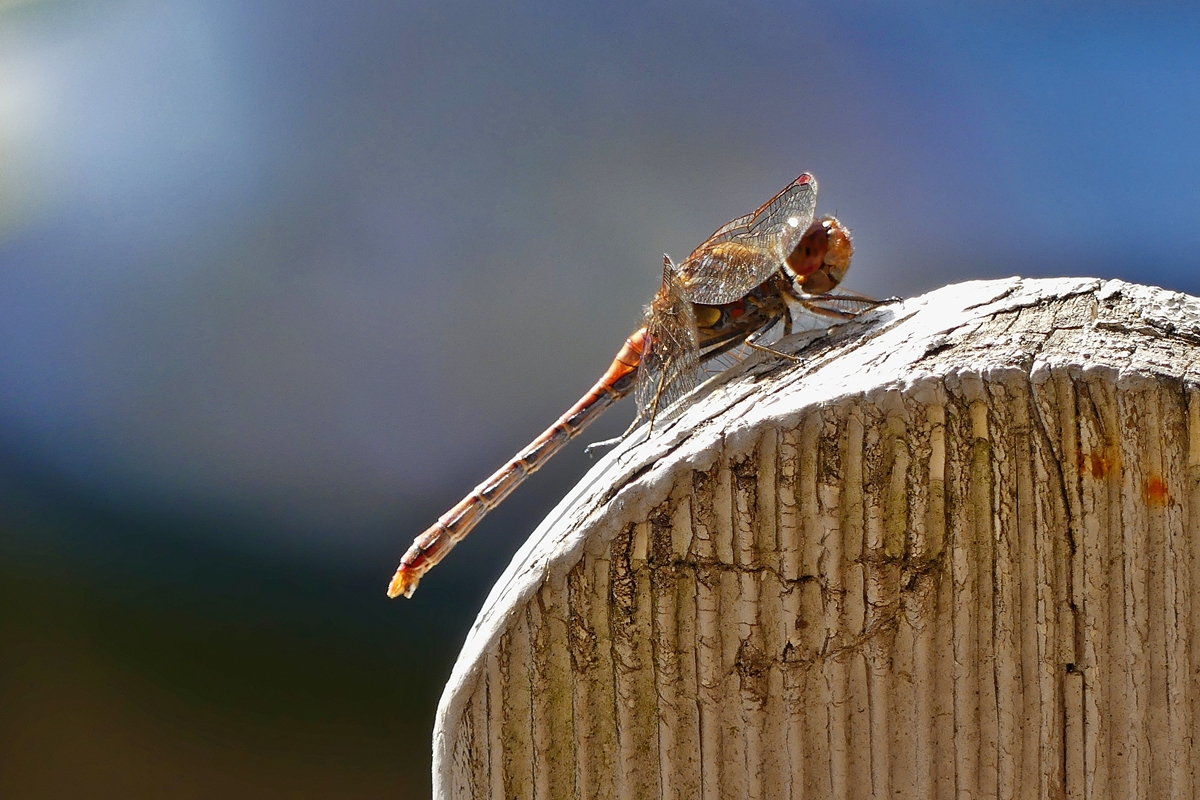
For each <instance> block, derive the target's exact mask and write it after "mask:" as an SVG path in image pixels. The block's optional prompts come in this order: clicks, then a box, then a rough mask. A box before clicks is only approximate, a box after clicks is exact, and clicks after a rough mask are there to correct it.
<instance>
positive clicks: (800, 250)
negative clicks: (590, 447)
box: [387, 173, 881, 597]
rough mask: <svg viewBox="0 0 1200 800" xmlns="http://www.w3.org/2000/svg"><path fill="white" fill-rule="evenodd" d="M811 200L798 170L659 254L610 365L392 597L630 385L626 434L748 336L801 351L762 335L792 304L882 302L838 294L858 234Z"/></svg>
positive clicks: (789, 313) (492, 483)
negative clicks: (676, 253)
mask: <svg viewBox="0 0 1200 800" xmlns="http://www.w3.org/2000/svg"><path fill="white" fill-rule="evenodd" d="M816 208H817V180H816V178H814V177H813V176H812V175H811V174H809V173H804V174H802V175H800V177H798V178H796V180H794V181H792V182H791V183H790V184H788V185H787V186H786V187H785V188H784V189H783V190H782V191H780V192H779V193H778V194H776V195H775V196H774V197H772V198H771V199H770V200H768V201H767V202H766V203H764V204H763V205H762V206H761V207H759V208H758V209H756V210H755V211H753V212H751V213H749V214H746V215H744V216H741V217H738V218H737V219H734V220H731V221H730V222H728V223H726V224H725V225H723V226H721V227H720V228H718V229H717V231H716V232H715V233H713V235H712V236H710V237H708V239H706V240H705V241H704V243H703V244H701V245H700V246H699V247H697V248H696V249H695V250H694V251H693V252H692V254H691V255H690V256H688V257H687V258H686V259H685V260H684V261H683V262H681V263H679V264H675V263H674V262H672V261H671V259H670V257H668V256H664V257H663V280H662V285H661V287H660V288H659V290H658V292H657V293H656V294H655V296H654V300H653V302H651V303H650V305H649V306H647V307H646V311H645V317H644V319H643V322H642V325H641V326H640V327H639V328H638V329H637V330H635V331H634V332H633V333H632V334H630V336H629V337H628V338H627V339H626V340H625V343H624V344H623V345H622V346H621V348H620V350H619V351H618V352H617V355H616V357H615V358H614V359H613V361H612V364H611V365H610V366H609V367H608V370H607V371H606V372H605V373H604V374H603V375H602V376H601V377H600V379H599V380H598V381H596V384H595V385H594V386H592V388H591V389H589V390H588V391H587V393H586V394H584V395H583V397H581V398H580V399H579V400H578V401H577V402H576V403H575V405H573V406H571V408H569V409H568V410H567V411H566V413H564V414H563V415H562V416H561V417H559V418H558V420H557V421H556V422H555V423H554V424H553V425H551V426H550V427H549V428H547V429H546V430H545V431H543V432H542V434H541V435H539V436H538V437H537V438H535V439H534V440H533V441H532V442H530V443H529V444H528V445H527V446H526V447H525V448H524V449H523V450H521V451H520V452H519V453H517V455H515V456H514V457H513V458H512V459H511V460H510V461H509V462H508V463H507V464H505V465H504V466H503V467H501V468H500V469H498V470H497V471H496V472H495V473H493V474H492V475H491V476H490V477H489V478H488V479H487V480H485V481H484V482H483V483H481V484H479V485H478V486H476V487H475V489H474V490H473V491H472V492H471V493H470V494H468V495H467V496H466V497H464V498H463V499H462V500H461V501H459V502H458V503H457V504H456V505H455V506H454V507H453V508H451V509H450V510H449V511H447V512H446V513H445V514H443V515H442V516H441V517H440V518H439V519H438V521H437V522H435V523H434V524H433V525H431V526H430V527H429V528H427V529H426V530H425V531H424V532H423V533H421V534H420V535H419V536H417V538H416V539H415V540H414V541H413V543H412V546H411V547H409V548H408V550H407V552H405V553H404V555H403V557H402V558H401V559H400V566H399V568H398V569H397V570H396V574H395V576H394V577H393V578H392V580H391V583H390V584H389V585H388V590H387V593H388V597H398V596H400V595H404V596H405V597H411V596H412V594H413V592H414V591H415V590H416V588H417V583H418V582H419V581H420V580H421V577H422V576H423V575H424V574H425V573H426V572H428V571H429V570H430V569H431V568H432V567H433V566H434V565H436V564H437V563H438V562H439V561H441V560H442V559H443V558H445V556H446V554H447V553H449V552H450V550H451V549H452V548H453V547H454V546H455V545H456V544H458V542H460V541H462V539H463V538H464V537H465V536H466V535H467V534H468V533H470V531H471V530H472V529H473V528H474V527H475V526H476V525H478V524H479V522H480V520H482V519H483V517H484V516H485V515H486V514H487V513H488V512H489V511H491V510H492V509H493V508H495V507H496V506H497V505H498V504H499V503H500V502H501V501H503V500H504V499H505V498H506V497H508V495H509V494H510V493H512V491H513V490H514V489H516V488H517V486H518V485H520V484H521V483H522V482H523V481H524V480H525V479H526V478H527V477H529V476H530V475H531V474H533V473H534V472H536V471H537V470H538V469H540V468H541V467H542V466H544V465H545V464H546V462H547V461H549V460H550V458H551V457H552V456H553V455H554V454H555V453H557V452H558V451H559V450H561V449H562V448H563V446H564V445H566V444H567V442H569V441H570V440H571V439H573V438H575V437H576V436H578V435H579V434H580V433H581V432H582V431H583V430H584V428H586V427H587V426H588V425H589V424H591V423H592V422H594V421H595V420H596V419H597V418H598V417H599V416H600V415H601V414H602V413H604V411H605V410H607V409H608V407H609V406H611V405H613V404H614V403H616V402H618V401H619V400H621V399H623V398H625V397H626V396H628V395H629V394H631V393H632V394H633V395H634V397H635V399H636V401H637V407H638V413H637V416H636V417H635V418H634V422H633V424H632V425H631V426H630V428H629V430H627V431H626V432H625V434H624V435H628V434H629V433H630V432H631V431H633V430H634V429H635V428H636V427H638V425H639V424H641V423H643V422H646V421H648V422H649V424H650V425H651V426H653V424H654V420H655V419H656V418H657V417H659V416H660V414H661V413H662V412H663V411H664V410H666V409H668V408H669V407H670V406H671V405H672V404H673V403H675V402H676V401H678V400H679V399H680V398H682V397H683V396H684V395H686V394H688V393H689V392H690V391H691V390H692V389H694V388H695V387H696V386H697V385H698V383H699V382H700V380H701V377H702V375H703V374H704V367H705V366H709V365H713V364H718V363H720V361H721V358H722V357H723V356H726V354H730V353H731V351H735V350H737V349H738V348H743V347H744V348H748V349H752V350H763V351H767V352H770V353H774V354H775V355H777V356H781V357H783V358H787V359H793V360H799V359H798V358H796V357H795V356H792V355H790V354H787V353H782V352H778V351H776V350H774V349H772V348H770V347H769V346H767V345H765V344H763V343H762V340H763V338H764V337H765V336H767V335H768V334H769V332H771V331H775V330H778V329H779V328H782V332H783V335H786V334H788V333H790V332H791V331H792V329H793V325H794V323H795V321H796V315H797V314H798V313H801V314H815V315H818V316H820V317H827V318H831V319H832V320H835V321H840V320H846V319H850V318H852V317H853V316H855V315H856V314H858V313H861V312H862V311H864V310H866V309H868V308H872V307H874V306H876V305H878V304H879V303H880V302H881V301H877V300H873V299H871V298H869V297H865V296H863V295H858V294H854V293H849V294H847V293H839V294H833V291H834V289H836V288H838V286H839V285H840V284H841V282H842V279H843V278H844V277H845V275H846V271H847V270H848V269H849V267H850V259H851V257H852V255H853V253H854V245H853V242H852V241H851V238H850V232H849V231H848V230H847V229H846V227H845V226H844V225H842V223H841V222H839V221H838V220H837V219H836V218H834V217H832V216H826V217H823V218H821V219H815V217H816ZM843 292H844V290H843ZM613 441H619V438H618V440H613ZM610 443H611V442H605V443H601V444H610Z"/></svg>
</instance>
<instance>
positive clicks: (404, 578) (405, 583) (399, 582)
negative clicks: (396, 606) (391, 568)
mask: <svg viewBox="0 0 1200 800" xmlns="http://www.w3.org/2000/svg"><path fill="white" fill-rule="evenodd" d="M418 580H420V578H419V577H417V576H416V575H414V574H413V573H412V572H410V571H409V570H407V569H405V568H404V567H400V569H398V570H396V574H395V575H394V576H393V577H392V582H391V583H389V584H388V589H387V596H388V597H390V598H392V599H393V600H394V599H395V598H397V597H399V596H400V595H404V596H405V597H412V596H413V592H415V591H416V590H417V581H418Z"/></svg>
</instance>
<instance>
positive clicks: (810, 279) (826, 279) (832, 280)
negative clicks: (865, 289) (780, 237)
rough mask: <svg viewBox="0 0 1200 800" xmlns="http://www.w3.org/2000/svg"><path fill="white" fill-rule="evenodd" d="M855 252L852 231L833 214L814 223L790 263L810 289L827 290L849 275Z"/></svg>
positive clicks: (789, 258) (800, 283) (788, 260)
mask: <svg viewBox="0 0 1200 800" xmlns="http://www.w3.org/2000/svg"><path fill="white" fill-rule="evenodd" d="M853 255H854V243H853V242H852V241H851V240H850V231H849V230H848V229H847V228H846V226H845V225H843V224H842V223H840V222H838V221H837V220H836V219H834V218H833V217H825V218H824V219H820V220H817V221H816V222H814V223H813V224H812V227H810V228H809V229H808V232H807V233H805V234H804V236H803V237H802V238H801V239H800V242H799V244H797V245H796V248H795V249H794V250H793V251H792V253H791V255H789V256H788V259H787V264H788V267H790V268H791V270H792V271H793V272H794V273H795V274H796V283H797V284H799V285H800V287H801V288H802V289H804V291H805V292H806V293H808V294H827V293H829V292H831V291H833V290H834V289H836V288H837V286H838V284H840V283H841V282H842V279H843V278H845V277H846V271H847V270H848V269H850V259H851V257H852V256H853Z"/></svg>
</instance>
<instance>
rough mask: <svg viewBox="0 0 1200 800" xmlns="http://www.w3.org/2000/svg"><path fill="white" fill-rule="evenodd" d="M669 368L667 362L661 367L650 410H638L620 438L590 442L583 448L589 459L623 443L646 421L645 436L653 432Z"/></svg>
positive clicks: (669, 363)
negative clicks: (648, 425)
mask: <svg viewBox="0 0 1200 800" xmlns="http://www.w3.org/2000/svg"><path fill="white" fill-rule="evenodd" d="M670 367H671V362H670V361H668V362H667V363H666V365H665V366H664V367H663V370H662V374H660V375H659V378H658V387H657V388H656V389H655V390H654V400H652V401H651V403H650V408H649V409H641V408H639V409H638V413H637V416H635V417H634V418H633V422H631V423H629V427H628V428H626V429H625V432H624V433H622V434H621V435H620V436H617V437H615V438H612V439H604V440H603V441H599V442H592V443H591V444H589V445H588V446H587V447H585V448H583V452H584V453H586V454H587V455H588V457H589V458H594V457H595V455H596V453H597V452H598V451H600V450H604V449H606V448H609V447H615V446H616V445H618V444H620V443H621V442H623V441H625V439H626V437H628V436H629V434H631V433H633V432H634V431H635V430H636V429H637V427H638V426H639V425H641V424H642V423H643V422H647V421H648V422H649V423H650V428H649V430H647V431H646V433H647V434H649V433H650V432H651V431H653V430H654V420H655V418H656V417H657V416H658V403H659V400H660V399H661V398H662V394H663V389H664V388H665V387H666V383H667V374H668V373H669V371H670Z"/></svg>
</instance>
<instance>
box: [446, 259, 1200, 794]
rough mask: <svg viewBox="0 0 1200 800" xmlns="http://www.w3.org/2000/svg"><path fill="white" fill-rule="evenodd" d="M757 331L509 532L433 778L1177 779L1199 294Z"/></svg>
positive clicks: (639, 781) (1044, 302)
mask: <svg viewBox="0 0 1200 800" xmlns="http://www.w3.org/2000/svg"><path fill="white" fill-rule="evenodd" d="M780 347H781V348H782V349H787V350H789V351H792V352H796V353H798V354H800V355H801V356H803V357H804V359H805V362H804V363H803V364H800V365H796V364H792V363H790V362H786V361H783V360H782V359H771V358H756V359H754V360H752V361H750V362H748V363H746V364H744V365H742V367H740V368H739V369H737V370H734V371H733V372H732V373H730V374H726V375H723V376H721V377H720V378H719V379H717V380H715V381H714V382H711V383H710V384H708V385H706V386H705V387H702V388H701V390H700V391H699V393H698V395H697V396H696V397H695V398H694V399H693V400H691V401H690V403H688V404H687V405H686V407H685V408H684V410H683V411H682V412H681V413H680V414H679V415H678V416H676V417H675V418H673V419H671V420H670V421H668V422H667V423H665V424H660V425H657V426H656V429H655V431H654V432H653V434H652V435H651V436H650V437H649V438H646V437H644V436H637V437H634V439H632V440H631V441H628V442H626V443H625V444H624V445H622V446H621V447H620V448H618V450H617V451H616V452H614V453H611V454H610V455H609V456H608V457H607V458H605V459H604V460H603V461H602V462H601V463H599V464H598V465H597V466H596V468H595V469H593V470H592V472H591V473H590V474H589V475H588V476H587V477H586V478H585V479H584V480H583V481H582V482H581V483H580V484H579V486H578V487H576V488H575V490H573V492H572V493H571V495H570V496H568V497H567V498H566V499H564V500H563V502H562V503H561V504H560V505H559V507H558V508H557V509H556V510H555V511H554V513H553V514H551V516H550V517H549V518H547V520H546V521H545V522H544V523H543V524H542V525H541V526H540V527H539V528H538V529H537V530H536V531H535V532H534V534H533V535H532V536H531V537H530V539H529V541H528V542H527V543H526V544H525V546H524V547H523V548H522V549H521V551H520V552H519V553H518V554H517V556H516V557H515V558H514V560H513V563H512V564H511V565H510V567H509V569H508V570H507V572H506V573H505V574H504V576H503V577H502V578H501V580H500V582H499V583H498V584H497V585H496V586H495V588H494V589H493V591H492V593H491V596H490V597H489V599H488V601H487V604H486V605H485V607H484V609H483V610H482V611H481V613H480V615H479V618H478V620H477V622H476V623H475V626H474V628H473V629H472V631H471V633H470V636H469V638H468V640H467V643H466V645H465V646H464V648H463V651H462V654H461V655H460V657H459V660H458V663H457V665H456V666H455V669H454V673H453V675H452V677H451V679H450V682H449V684H448V685H447V687H446V691H445V694H444V695H443V697H442V702H441V705H440V707H439V710H438V718H437V726H436V730H435V733H434V775H433V778H434V792H435V796H437V797H440V798H447V799H449V798H455V799H456V800H457V799H458V798H484V797H490V798H496V799H497V800H499V798H566V797H581V798H638V799H639V800H640V799H641V798H656V797H668V798H689V799H690V798H733V797H739V798H740V797H752V798H757V797H761V798H847V799H851V798H853V799H854V800H857V799H858V798H889V800H896V799H897V798H921V799H922V800H924V799H925V798H951V797H954V798H961V797H1013V798H1037V797H1040V798H1089V799H1090V800H1099V799H1104V800H1107V799H1108V798H1147V799H1149V798H1155V799H1157V798H1194V797H1197V796H1200V785H1198V784H1200V390H1198V389H1197V387H1198V385H1200V299H1197V298H1194V297H1188V296H1185V295H1180V294H1176V293H1173V292H1167V291H1164V290H1161V289H1155V288H1150V287H1145V286H1136V285H1132V284H1128V283H1123V282H1120V281H1099V280H1091V279H1062V280H1037V281H1034V280H1022V279H1016V278H1014V279H1008V280H1003V281H990V282H972V283H965V284H960V285H956V286H950V287H946V288H944V289H941V290H938V291H936V292H933V293H931V294H928V295H925V296H923V297H919V298H916V299H913V300H909V301H906V302H903V303H897V304H893V305H889V306H885V307H883V308H880V309H878V310H876V311H874V312H871V313H870V314H869V315H867V316H865V317H862V318H859V319H857V320H854V321H852V322H850V323H848V324H846V325H842V326H838V327H836V328H834V329H831V330H830V331H828V332H827V333H825V332H818V333H809V334H805V335H801V336H797V337H793V338H792V339H791V340H786V341H785V342H783V343H782V344H781V345H780ZM1194 605H1195V606H1196V607H1194Z"/></svg>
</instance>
